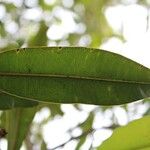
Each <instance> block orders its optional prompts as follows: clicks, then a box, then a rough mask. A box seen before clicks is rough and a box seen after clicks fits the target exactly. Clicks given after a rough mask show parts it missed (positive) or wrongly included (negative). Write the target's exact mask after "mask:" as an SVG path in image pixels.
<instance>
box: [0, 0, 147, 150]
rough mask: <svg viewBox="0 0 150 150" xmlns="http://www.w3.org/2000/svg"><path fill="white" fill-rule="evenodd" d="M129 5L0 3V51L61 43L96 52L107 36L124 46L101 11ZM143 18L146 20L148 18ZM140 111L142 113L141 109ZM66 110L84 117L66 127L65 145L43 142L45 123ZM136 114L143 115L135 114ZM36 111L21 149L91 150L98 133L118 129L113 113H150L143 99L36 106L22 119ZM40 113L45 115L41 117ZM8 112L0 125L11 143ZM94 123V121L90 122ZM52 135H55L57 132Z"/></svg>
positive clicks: (113, 1)
mask: <svg viewBox="0 0 150 150" xmlns="http://www.w3.org/2000/svg"><path fill="white" fill-rule="evenodd" d="M130 3H131V2H129V1H127V0H126V1H125V0H124V1H123V0H93V1H91V0H62V1H60V0H32V1H30V0H17V1H15V0H0V49H1V51H4V50H5V49H7V50H8V49H13V48H20V47H29V46H30V47H31V46H60V45H61V46H87V47H95V48H98V47H100V46H101V45H102V44H103V43H105V42H107V41H108V40H109V39H110V38H112V37H116V38H118V39H120V40H121V41H122V42H125V40H126V39H125V38H124V35H123V28H122V29H120V30H119V31H116V30H114V29H113V28H112V27H111V26H110V25H109V24H108V21H107V19H106V16H105V11H106V10H107V8H109V7H111V6H117V5H124V6H128V5H130ZM132 3H133V2H132ZM134 3H137V4H139V5H141V6H143V7H145V8H146V9H147V10H148V11H149V6H150V3H149V1H148V0H147V1H146V0H137V1H135V2H134ZM148 19H149V16H147V20H148ZM141 107H142V108H144V109H140V108H141ZM70 108H71V111H72V113H73V112H74V111H75V112H78V117H79V118H80V115H81V114H84V117H82V118H81V119H78V120H79V121H77V122H75V123H74V125H70V126H68V129H65V131H64V137H65V136H67V138H64V139H65V140H64V141H59V140H58V141H56V143H55V144H53V143H51V141H49V142H48V141H46V140H45V139H46V138H43V127H44V125H45V124H47V123H48V122H54V121H56V120H62V121H63V119H64V118H65V116H66V114H67V111H68V109H70ZM73 110H74V111H73ZM140 110H143V111H141V112H140ZM28 111H31V110H28ZM35 112H37V113H36V116H35V118H34V121H33V122H32V124H30V129H29V131H28V134H27V135H26V138H25V140H24V143H23V145H24V147H26V149H28V150H30V149H33V150H34V149H36V150H37V149H43V150H44V149H57V148H61V147H62V149H67V147H69V145H71V147H72V148H71V149H73V148H74V149H76V150H78V149H92V148H93V149H96V148H97V147H99V145H100V144H101V142H102V140H104V138H102V139H101V140H99V141H97V142H95V141H96V140H95V138H97V136H96V135H97V134H98V136H99V137H100V135H101V134H104V133H105V132H107V131H109V134H110V133H111V131H112V130H113V129H115V128H116V127H118V126H120V125H122V124H121V123H120V118H119V117H118V112H123V114H125V116H126V117H127V122H128V121H131V120H132V119H135V118H139V117H142V116H144V115H148V114H149V113H150V104H149V102H148V101H146V100H145V101H143V102H138V103H135V104H130V105H124V106H115V107H101V106H99V107H98V106H96V107H95V106H89V108H88V109H87V106H84V105H80V104H75V105H58V104H49V105H43V104H41V105H40V106H38V107H36V108H35V109H34V110H32V113H31V112H30V113H29V114H30V115H29V114H28V113H25V116H24V117H25V118H28V117H29V116H30V117H31V118H33V116H34V113H35ZM44 112H47V113H46V114H44ZM9 113H10V112H9V111H1V113H0V114H1V115H0V117H1V118H0V119H1V121H0V126H1V127H6V126H7V128H12V132H14V135H13V136H14V137H12V136H11V137H9V136H8V137H7V138H14V139H15V138H16V137H15V136H17V135H16V134H15V132H16V131H14V129H13V126H10V127H9V122H8V119H7V116H8V114H9ZM21 113H22V114H24V110H14V114H21ZM69 113H71V112H69ZM40 114H43V119H41V120H40V119H37V118H39V116H40ZM37 116H38V117H37ZM44 116H45V117H44ZM102 116H103V119H105V120H106V123H105V124H104V123H101V122H100V120H101V121H102V120H103V119H102ZM12 117H13V116H12ZM76 117H77V116H76ZM16 120H17V118H16ZM16 120H15V122H14V124H15V123H16ZM97 120H99V122H98V123H95V122H97ZM18 121H19V118H18ZM71 121H72V120H71ZM72 122H73V121H72ZM23 124H24V123H23ZM95 124H96V125H95ZM97 124H101V125H97ZM21 125H22V123H20V128H18V131H19V129H22V126H21ZM14 126H15V125H14ZM22 130H23V129H22ZM62 130H63V128H62ZM49 134H50V133H49ZM60 134H61V133H60ZM53 136H57V134H56V135H53ZM22 137H24V135H22ZM22 137H20V144H21V143H22V142H21V138H22ZM107 137H108V136H107ZM105 138H106V137H105ZM49 140H51V139H49ZM13 142H15V141H13ZM1 143H4V145H5V143H6V140H5V139H3V140H1ZM14 149H15V148H14Z"/></svg>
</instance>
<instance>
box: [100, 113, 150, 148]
mask: <svg viewBox="0 0 150 150" xmlns="http://www.w3.org/2000/svg"><path fill="white" fill-rule="evenodd" d="M109 149H112V150H149V149H150V116H146V117H143V118H142V119H138V120H135V121H132V122H131V123H129V124H128V125H126V126H124V127H120V128H118V129H116V130H114V133H113V134H112V136H111V137H110V138H109V139H108V140H106V141H104V142H103V143H102V145H101V146H100V147H99V150H109Z"/></svg>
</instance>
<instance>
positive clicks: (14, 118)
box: [7, 107, 36, 150]
mask: <svg viewBox="0 0 150 150" xmlns="http://www.w3.org/2000/svg"><path fill="white" fill-rule="evenodd" d="M35 113H36V107H34V108H25V109H24V108H21V109H20V108H15V109H11V110H9V111H8V112H7V114H8V115H7V116H8V117H7V126H8V127H7V129H8V150H20V147H21V145H22V142H23V140H24V139H25V136H26V134H27V132H28V129H29V127H30V124H31V122H32V120H33V118H34V115H35Z"/></svg>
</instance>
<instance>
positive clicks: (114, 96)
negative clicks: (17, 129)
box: [0, 47, 150, 107]
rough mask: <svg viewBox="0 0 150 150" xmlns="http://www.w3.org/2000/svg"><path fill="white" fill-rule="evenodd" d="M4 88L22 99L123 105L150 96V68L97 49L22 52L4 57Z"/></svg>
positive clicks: (0, 65)
mask: <svg viewBox="0 0 150 150" xmlns="http://www.w3.org/2000/svg"><path fill="white" fill-rule="evenodd" d="M6 59H7V61H5V60H6ZM112 60H113V61H112ZM0 89H1V92H2V91H4V92H2V93H3V94H6V95H7V96H8V95H9V94H7V93H10V95H14V97H22V100H23V99H28V98H29V99H30V100H31V101H32V100H35V101H40V102H52V103H85V104H96V105H116V104H124V103H129V102H133V101H136V100H140V99H143V98H147V97H150V92H149V90H150V70H149V69H148V68H146V67H144V66H142V65H140V64H138V63H136V62H133V61H132V60H129V59H127V58H125V57H123V56H120V55H118V54H114V53H111V52H107V51H103V50H99V49H91V48H83V47H39V48H23V49H16V50H11V51H7V52H4V53H1V54H0ZM10 95H9V96H10ZM0 103H1V101H0ZM23 106H24V104H23ZM14 107H17V105H16V106H14Z"/></svg>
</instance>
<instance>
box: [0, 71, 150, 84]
mask: <svg viewBox="0 0 150 150" xmlns="http://www.w3.org/2000/svg"><path fill="white" fill-rule="evenodd" d="M0 76H24V77H55V78H71V79H82V80H95V81H105V82H117V83H129V84H143V85H150V82H143V81H132V80H117V79H105V78H99V77H90V76H75V75H62V74H42V73H7V72H0Z"/></svg>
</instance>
